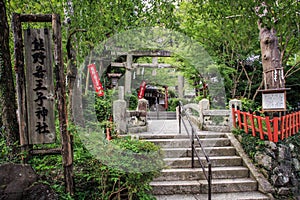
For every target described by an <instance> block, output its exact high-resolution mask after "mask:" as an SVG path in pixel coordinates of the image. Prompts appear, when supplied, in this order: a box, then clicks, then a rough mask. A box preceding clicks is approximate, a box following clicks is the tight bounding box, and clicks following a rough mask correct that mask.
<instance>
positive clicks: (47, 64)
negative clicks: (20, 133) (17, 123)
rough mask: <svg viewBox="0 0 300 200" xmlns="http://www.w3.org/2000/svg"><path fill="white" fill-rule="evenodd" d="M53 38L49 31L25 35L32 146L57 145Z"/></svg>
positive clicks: (30, 141)
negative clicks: (55, 143) (51, 42)
mask: <svg viewBox="0 0 300 200" xmlns="http://www.w3.org/2000/svg"><path fill="white" fill-rule="evenodd" d="M50 38H51V37H50V34H49V33H48V30H47V29H31V30H27V31H25V32H24V40H25V58H26V83H27V84H26V86H27V87H26V89H27V108H28V124H29V126H28V133H29V143H30V144H41V143H52V142H55V126H54V101H53V100H52V97H51V96H53V95H52V94H53V90H54V89H53V88H54V86H53V80H52V54H51V44H50V41H51V39H50Z"/></svg>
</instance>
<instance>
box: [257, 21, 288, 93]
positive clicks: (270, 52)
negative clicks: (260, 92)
mask: <svg viewBox="0 0 300 200" xmlns="http://www.w3.org/2000/svg"><path fill="white" fill-rule="evenodd" d="M258 27H259V30H260V31H259V36H260V37H259V38H260V48H261V56H262V65H263V74H264V76H263V80H264V86H265V89H278V88H284V87H285V86H284V85H285V84H284V72H283V67H282V65H281V56H280V51H279V47H278V38H277V36H276V31H275V29H274V28H271V29H268V28H266V27H263V28H262V27H261V22H258Z"/></svg>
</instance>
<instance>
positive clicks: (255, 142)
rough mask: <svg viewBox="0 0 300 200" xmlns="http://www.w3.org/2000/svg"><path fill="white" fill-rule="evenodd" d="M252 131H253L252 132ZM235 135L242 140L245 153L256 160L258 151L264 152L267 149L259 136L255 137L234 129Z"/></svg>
mask: <svg viewBox="0 0 300 200" xmlns="http://www.w3.org/2000/svg"><path fill="white" fill-rule="evenodd" d="M250 131H251V130H250ZM233 134H234V135H235V136H236V137H237V138H240V139H241V140H240V142H241V145H242V147H243V149H244V151H245V152H246V153H247V154H248V155H249V157H250V158H251V159H253V160H254V155H255V153H256V152H257V151H263V149H264V148H265V142H264V140H261V139H260V138H259V137H258V136H256V137H254V136H252V134H247V133H245V132H244V130H241V129H234V130H233Z"/></svg>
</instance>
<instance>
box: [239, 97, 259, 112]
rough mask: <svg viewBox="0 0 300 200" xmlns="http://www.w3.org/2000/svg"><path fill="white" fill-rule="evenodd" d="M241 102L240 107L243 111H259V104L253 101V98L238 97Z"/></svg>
mask: <svg viewBox="0 0 300 200" xmlns="http://www.w3.org/2000/svg"><path fill="white" fill-rule="evenodd" d="M240 100H241V102H242V109H243V110H245V111H249V110H252V111H253V112H254V111H260V109H261V106H259V103H258V102H255V101H254V100H251V99H247V98H241V99H240Z"/></svg>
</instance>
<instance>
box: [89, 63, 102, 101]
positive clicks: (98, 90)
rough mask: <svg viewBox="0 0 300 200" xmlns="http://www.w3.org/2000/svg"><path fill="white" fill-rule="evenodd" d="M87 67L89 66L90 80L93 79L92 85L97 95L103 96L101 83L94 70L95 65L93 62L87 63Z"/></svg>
mask: <svg viewBox="0 0 300 200" xmlns="http://www.w3.org/2000/svg"><path fill="white" fill-rule="evenodd" d="M88 68H89V72H90V75H91V78H92V81H93V85H94V88H95V90H96V93H97V95H98V96H99V97H101V96H104V90H103V87H102V83H101V81H100V78H99V75H98V72H97V70H96V65H95V64H89V65H88Z"/></svg>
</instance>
